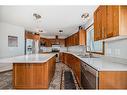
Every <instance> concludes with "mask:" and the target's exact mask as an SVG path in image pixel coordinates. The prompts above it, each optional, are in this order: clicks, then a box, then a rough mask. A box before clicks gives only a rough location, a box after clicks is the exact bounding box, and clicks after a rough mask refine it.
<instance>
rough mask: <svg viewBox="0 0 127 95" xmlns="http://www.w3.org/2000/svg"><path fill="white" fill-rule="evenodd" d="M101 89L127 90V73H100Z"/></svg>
mask: <svg viewBox="0 0 127 95" xmlns="http://www.w3.org/2000/svg"><path fill="white" fill-rule="evenodd" d="M99 89H127V72H126V71H101V72H99Z"/></svg>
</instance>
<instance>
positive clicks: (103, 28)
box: [100, 6, 107, 39]
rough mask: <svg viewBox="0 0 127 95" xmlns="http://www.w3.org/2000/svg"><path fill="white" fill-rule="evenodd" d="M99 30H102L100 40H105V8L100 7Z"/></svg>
mask: <svg viewBox="0 0 127 95" xmlns="http://www.w3.org/2000/svg"><path fill="white" fill-rule="evenodd" d="M100 10H101V18H102V19H101V24H102V27H101V30H102V39H105V38H106V32H107V17H106V6H101V9H100Z"/></svg>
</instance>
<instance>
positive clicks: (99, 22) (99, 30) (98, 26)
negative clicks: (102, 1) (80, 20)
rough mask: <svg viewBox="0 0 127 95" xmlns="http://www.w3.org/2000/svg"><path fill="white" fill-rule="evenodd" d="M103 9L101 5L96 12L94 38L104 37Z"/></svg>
mask: <svg viewBox="0 0 127 95" xmlns="http://www.w3.org/2000/svg"><path fill="white" fill-rule="evenodd" d="M101 16H102V10H101V6H100V7H99V8H98V9H97V10H96V11H95V13H94V40H95V41H97V40H101V39H102V17H101Z"/></svg>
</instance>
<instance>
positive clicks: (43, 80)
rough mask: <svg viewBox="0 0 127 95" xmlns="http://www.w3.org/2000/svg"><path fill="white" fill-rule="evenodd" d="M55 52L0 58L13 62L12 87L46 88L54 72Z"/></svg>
mask: <svg viewBox="0 0 127 95" xmlns="http://www.w3.org/2000/svg"><path fill="white" fill-rule="evenodd" d="M55 57H56V54H31V55H23V56H18V57H12V58H6V59H1V60H0V63H13V75H12V77H13V88H14V89H48V87H49V83H50V82H51V80H52V77H53V75H54V72H55V63H56V62H55V60H56V58H55Z"/></svg>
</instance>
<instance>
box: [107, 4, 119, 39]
mask: <svg viewBox="0 0 127 95" xmlns="http://www.w3.org/2000/svg"><path fill="white" fill-rule="evenodd" d="M106 8H107V9H106V10H107V14H106V16H107V20H106V21H107V31H106V37H105V38H110V37H115V36H118V35H119V6H106Z"/></svg>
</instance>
